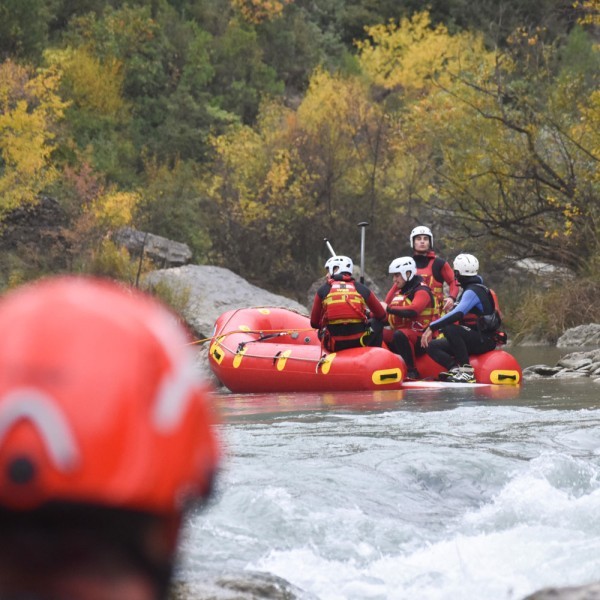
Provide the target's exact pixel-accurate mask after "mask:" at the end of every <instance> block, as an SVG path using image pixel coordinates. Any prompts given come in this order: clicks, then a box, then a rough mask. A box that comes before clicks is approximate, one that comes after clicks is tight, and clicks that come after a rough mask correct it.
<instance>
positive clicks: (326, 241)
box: [323, 238, 336, 256]
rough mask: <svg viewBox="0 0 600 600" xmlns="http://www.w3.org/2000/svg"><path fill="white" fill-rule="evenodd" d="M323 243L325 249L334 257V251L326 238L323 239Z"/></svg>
mask: <svg viewBox="0 0 600 600" xmlns="http://www.w3.org/2000/svg"><path fill="white" fill-rule="evenodd" d="M323 241H324V242H325V244H327V249H328V250H329V252H330V253H331V256H336V254H335V250H334V249H333V248H332V246H331V244H330V243H329V240H328V239H327V238H323Z"/></svg>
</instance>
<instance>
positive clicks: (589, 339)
mask: <svg viewBox="0 0 600 600" xmlns="http://www.w3.org/2000/svg"><path fill="white" fill-rule="evenodd" d="M556 346H557V347H558V348H582V347H584V346H586V347H588V348H589V347H596V348H598V347H600V324H599V323H588V324H587V325H578V326H577V327H571V328H570V329H567V330H566V331H565V332H564V333H563V334H562V335H561V336H560V337H559V338H558V340H557V342H556Z"/></svg>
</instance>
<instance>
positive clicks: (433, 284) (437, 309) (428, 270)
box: [417, 252, 444, 321]
mask: <svg viewBox="0 0 600 600" xmlns="http://www.w3.org/2000/svg"><path fill="white" fill-rule="evenodd" d="M427 258H428V259H429V260H428V261H427V265H426V266H424V267H422V268H419V267H417V275H420V276H421V277H422V278H423V282H424V283H425V285H426V286H427V287H428V288H429V289H430V290H431V293H432V294H433V297H434V299H435V305H434V308H433V314H432V319H431V320H432V321H436V320H437V319H439V318H440V317H441V316H442V307H443V306H444V282H443V281H438V280H437V279H436V278H435V277H434V275H433V265H434V263H435V261H436V260H437V261H442V263H443V262H444V259H443V258H439V257H438V256H436V255H435V254H434V253H433V252H430V253H428V254H427Z"/></svg>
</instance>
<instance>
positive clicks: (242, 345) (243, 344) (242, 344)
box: [236, 331, 290, 354]
mask: <svg viewBox="0 0 600 600" xmlns="http://www.w3.org/2000/svg"><path fill="white" fill-rule="evenodd" d="M289 333H290V332H289V331H278V332H277V333H269V334H268V335H263V334H261V335H260V337H258V338H256V339H255V340H247V341H246V342H240V343H239V344H238V347H237V351H236V353H237V354H239V353H240V352H241V351H242V350H243V349H244V348H245V347H246V344H252V343H253V342H264V341H265V340H271V339H273V338H276V337H279V336H281V335H289Z"/></svg>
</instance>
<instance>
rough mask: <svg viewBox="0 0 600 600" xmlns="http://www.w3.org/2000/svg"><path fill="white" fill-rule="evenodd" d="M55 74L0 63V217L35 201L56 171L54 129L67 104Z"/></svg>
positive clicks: (50, 181) (56, 173)
mask: <svg viewBox="0 0 600 600" xmlns="http://www.w3.org/2000/svg"><path fill="white" fill-rule="evenodd" d="M59 83H60V77H59V74H58V72H57V71H56V70H53V69H48V70H40V71H38V72H35V71H34V70H33V69H28V68H26V67H23V66H20V65H18V64H16V63H13V62H12V61H10V60H7V61H5V62H4V63H2V64H1V65H0V158H1V161H0V217H1V215H2V214H3V213H5V212H6V211H9V210H11V209H14V208H15V207H17V206H19V205H21V204H23V203H33V202H35V201H36V199H37V195H38V194H39V193H40V191H42V190H44V189H45V188H47V187H48V186H49V185H50V184H51V183H52V182H53V181H54V180H55V179H56V177H57V175H58V172H57V169H56V167H55V165H54V163H53V161H52V153H53V151H54V150H55V149H56V141H55V140H56V127H57V124H58V122H59V121H60V119H61V118H62V116H63V114H64V111H65V108H66V103H65V102H64V101H63V100H62V99H61V98H60V96H59V95H58V86H59Z"/></svg>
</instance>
